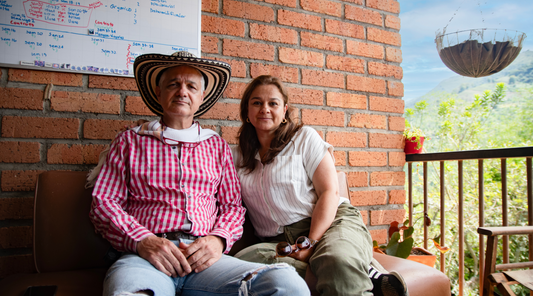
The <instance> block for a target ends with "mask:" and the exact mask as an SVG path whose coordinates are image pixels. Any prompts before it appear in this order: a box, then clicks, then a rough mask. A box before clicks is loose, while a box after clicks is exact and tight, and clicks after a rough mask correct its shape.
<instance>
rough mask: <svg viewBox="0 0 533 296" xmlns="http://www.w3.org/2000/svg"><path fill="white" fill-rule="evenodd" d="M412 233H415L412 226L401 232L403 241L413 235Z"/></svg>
mask: <svg viewBox="0 0 533 296" xmlns="http://www.w3.org/2000/svg"><path fill="white" fill-rule="evenodd" d="M413 232H415V229H414V228H413V226H411V227H409V228H407V229H406V230H404V231H403V240H406V239H408V238H410V237H411V236H412V235H413Z"/></svg>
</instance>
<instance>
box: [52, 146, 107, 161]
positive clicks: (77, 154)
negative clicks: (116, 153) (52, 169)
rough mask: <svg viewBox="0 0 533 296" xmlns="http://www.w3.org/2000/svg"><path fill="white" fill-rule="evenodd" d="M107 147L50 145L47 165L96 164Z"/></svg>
mask: <svg viewBox="0 0 533 296" xmlns="http://www.w3.org/2000/svg"><path fill="white" fill-rule="evenodd" d="M106 147H107V145H95V144H90V145H79V144H74V145H68V144H52V146H51V147H50V148H49V149H48V153H47V157H46V158H47V161H48V163H49V164H98V158H99V156H100V153H101V152H102V151H103V150H104V149H105V148H106Z"/></svg>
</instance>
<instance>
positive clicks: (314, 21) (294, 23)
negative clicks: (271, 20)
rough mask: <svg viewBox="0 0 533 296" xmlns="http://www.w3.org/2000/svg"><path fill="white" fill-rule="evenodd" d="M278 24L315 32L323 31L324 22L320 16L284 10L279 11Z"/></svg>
mask: <svg viewBox="0 0 533 296" xmlns="http://www.w3.org/2000/svg"><path fill="white" fill-rule="evenodd" d="M278 24H280V25H286V26H291V27H297V28H302V29H308V30H313V31H322V20H321V18H320V17H319V16H315V15H309V14H304V13H298V12H294V11H289V10H284V9H280V10H278Z"/></svg>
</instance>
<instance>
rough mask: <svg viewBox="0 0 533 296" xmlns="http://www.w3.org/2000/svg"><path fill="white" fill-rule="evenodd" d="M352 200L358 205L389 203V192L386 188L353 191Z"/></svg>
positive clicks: (351, 193) (353, 203)
mask: <svg viewBox="0 0 533 296" xmlns="http://www.w3.org/2000/svg"><path fill="white" fill-rule="evenodd" d="M350 202H351V203H352V205H354V206H356V207H360V206H374V205H384V204H386V203H387V193H386V192H385V190H375V191H352V192H350Z"/></svg>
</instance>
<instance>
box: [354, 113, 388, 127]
mask: <svg viewBox="0 0 533 296" xmlns="http://www.w3.org/2000/svg"><path fill="white" fill-rule="evenodd" d="M348 126H350V127H358V128H373V129H387V118H386V117H385V116H384V115H374V114H367V113H355V114H352V116H351V117H350V122H349V123H348Z"/></svg>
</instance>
